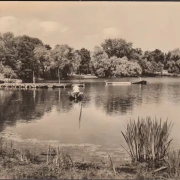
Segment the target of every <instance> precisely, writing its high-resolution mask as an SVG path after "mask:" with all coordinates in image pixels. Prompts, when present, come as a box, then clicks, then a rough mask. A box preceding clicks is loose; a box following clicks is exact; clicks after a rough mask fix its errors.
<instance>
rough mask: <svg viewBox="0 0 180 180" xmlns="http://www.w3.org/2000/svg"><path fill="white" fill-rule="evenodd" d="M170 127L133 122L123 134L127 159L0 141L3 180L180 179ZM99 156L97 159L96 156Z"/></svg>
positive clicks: (86, 149) (178, 154) (178, 158)
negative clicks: (171, 147)
mask: <svg viewBox="0 0 180 180" xmlns="http://www.w3.org/2000/svg"><path fill="white" fill-rule="evenodd" d="M170 127H171V124H169V123H168V122H167V121H166V122H164V123H162V122H161V121H158V120H152V119H150V118H149V119H148V118H147V119H141V120H140V119H138V121H130V122H129V123H128V124H127V126H126V128H125V131H124V132H122V134H123V136H124V137H125V139H126V142H127V147H124V148H125V149H126V151H127V155H128V153H129V155H130V158H131V159H130V161H125V160H124V159H123V157H122V156H121V157H116V158H115V157H113V156H112V155H110V154H108V153H107V154H106V155H105V156H104V157H103V156H101V155H100V154H99V155H97V154H96V153H95V151H96V148H95V147H94V148H92V147H91V148H90V147H89V146H88V145H84V146H80V147H75V146H73V145H72V146H60V145H59V144H56V143H54V144H53V143H51V145H50V143H40V142H33V141H27V140H26V141H16V140H13V139H10V138H6V137H1V138H0V178H1V179H20V178H23V179H26V178H28V179H29V178H30V179H31V178H32V179H42V178H55V179H64V178H65V179H138V180H140V179H179V177H180V168H179V164H180V152H179V151H170V142H171V139H170V140H169V133H170ZM95 154H96V155H95Z"/></svg>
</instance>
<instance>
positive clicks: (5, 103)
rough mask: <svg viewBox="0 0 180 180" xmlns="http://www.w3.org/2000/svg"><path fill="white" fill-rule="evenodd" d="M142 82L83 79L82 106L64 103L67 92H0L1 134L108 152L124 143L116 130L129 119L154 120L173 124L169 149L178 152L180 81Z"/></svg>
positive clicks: (165, 79)
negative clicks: (116, 83) (98, 147)
mask: <svg viewBox="0 0 180 180" xmlns="http://www.w3.org/2000/svg"><path fill="white" fill-rule="evenodd" d="M145 79H146V80H147V81H148V84H147V85H124V86H113V85H105V82H104V80H103V79H97V80H86V81H84V83H85V88H82V89H81V90H82V91H83V92H84V94H85V97H84V99H83V101H82V102H74V101H70V100H69V98H68V97H69V95H68V92H70V91H71V89H69V88H66V89H54V90H53V89H44V90H43V89H38V90H19V89H6V90H4V89H0V131H1V132H5V133H11V134H16V135H18V136H19V137H20V138H22V139H37V140H40V141H42V140H43V141H44V140H55V141H59V142H60V143H65V144H83V143H87V144H95V145H101V146H102V147H105V148H109V147H111V148H113V147H120V145H123V144H124V140H123V138H122V135H121V131H123V130H124V126H125V124H126V122H127V121H128V120H129V119H130V118H132V119H137V118H138V117H146V116H151V117H155V116H156V117H157V118H162V119H163V120H166V119H167V118H168V119H169V120H171V121H172V122H173V123H174V126H173V129H172V133H171V135H172V137H173V139H174V141H173V146H174V147H178V148H179V147H180V133H179V132H180V131H179V129H180V119H179V117H180V79H179V78H172V77H167V78H165V77H163V78H145ZM115 80H116V81H117V80H118V81H127V80H130V81H135V80H137V79H136V78H131V79H130V78H122V79H115ZM81 103H82V104H81ZM81 105H82V114H81V119H80V120H79V115H80V110H81Z"/></svg>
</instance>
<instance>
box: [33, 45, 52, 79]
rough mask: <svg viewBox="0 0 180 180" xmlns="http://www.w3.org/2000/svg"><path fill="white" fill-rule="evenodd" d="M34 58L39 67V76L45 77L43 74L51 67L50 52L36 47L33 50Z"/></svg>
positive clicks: (41, 47)
mask: <svg viewBox="0 0 180 180" xmlns="http://www.w3.org/2000/svg"><path fill="white" fill-rule="evenodd" d="M34 58H35V61H36V62H37V64H38V66H39V75H41V76H42V77H43V78H44V77H45V72H47V71H49V70H50V68H51V66H52V62H53V59H52V56H51V50H48V49H47V48H46V47H45V46H37V47H35V49H34Z"/></svg>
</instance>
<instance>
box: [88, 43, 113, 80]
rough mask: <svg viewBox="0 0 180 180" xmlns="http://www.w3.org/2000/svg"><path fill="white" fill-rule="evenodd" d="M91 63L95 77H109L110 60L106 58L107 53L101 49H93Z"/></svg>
mask: <svg viewBox="0 0 180 180" xmlns="http://www.w3.org/2000/svg"><path fill="white" fill-rule="evenodd" d="M91 61H92V64H93V67H94V70H95V74H96V75H97V76H99V77H108V76H110V68H111V63H110V59H109V58H108V55H107V53H106V52H105V51H104V50H103V49H102V48H101V47H98V46H96V47H95V49H94V52H93V53H92V55H91Z"/></svg>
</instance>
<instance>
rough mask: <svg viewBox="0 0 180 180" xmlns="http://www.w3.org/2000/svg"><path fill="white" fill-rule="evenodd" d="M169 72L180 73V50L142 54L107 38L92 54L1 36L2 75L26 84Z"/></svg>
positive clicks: (86, 50)
mask: <svg viewBox="0 0 180 180" xmlns="http://www.w3.org/2000/svg"><path fill="white" fill-rule="evenodd" d="M164 70H166V71H165V72H166V74H167V73H171V75H172V74H175V75H178V74H180V49H174V50H172V51H169V52H168V53H164V52H162V51H161V50H159V49H155V50H154V51H142V49H141V48H134V47H133V44H132V43H131V42H127V41H126V40H125V39H121V38H117V39H106V40H105V41H104V42H102V43H101V45H100V46H95V48H94V50H93V51H92V52H90V51H89V50H88V49H85V48H82V49H80V50H76V49H74V48H72V47H71V46H69V45H67V44H61V45H59V44H57V45H56V46H55V47H54V48H52V47H50V45H47V44H44V43H43V42H42V41H41V40H40V39H38V38H34V37H29V36H27V35H23V36H17V37H16V36H14V34H13V33H10V32H7V33H4V34H0V73H1V74H3V75H4V76H5V77H6V78H20V79H22V80H23V81H24V82H32V81H33V79H32V78H33V74H34V76H35V77H36V79H39V78H41V79H42V78H43V79H45V80H49V79H60V78H66V77H67V76H68V75H70V74H72V73H78V74H93V75H96V76H98V77H123V76H126V77H127V76H133V77H134V76H139V75H141V76H154V75H157V74H161V73H163V72H164Z"/></svg>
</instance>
